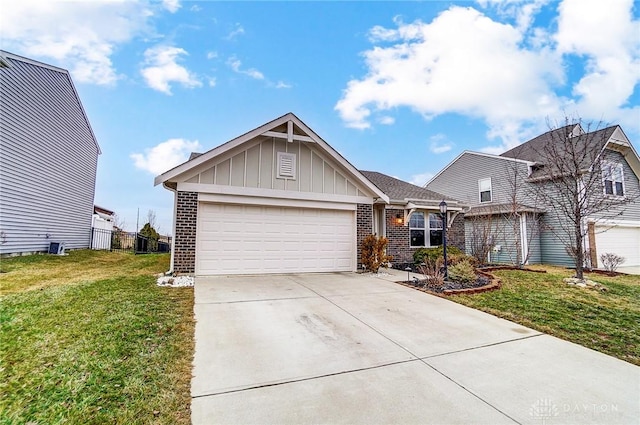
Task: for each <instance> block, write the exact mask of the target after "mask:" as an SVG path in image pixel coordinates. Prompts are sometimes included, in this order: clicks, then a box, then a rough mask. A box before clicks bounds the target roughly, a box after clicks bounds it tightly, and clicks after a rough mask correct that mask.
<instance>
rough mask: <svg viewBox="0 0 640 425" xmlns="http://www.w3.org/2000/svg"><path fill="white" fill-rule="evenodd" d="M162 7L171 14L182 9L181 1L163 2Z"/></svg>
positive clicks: (167, 0)
mask: <svg viewBox="0 0 640 425" xmlns="http://www.w3.org/2000/svg"><path fill="white" fill-rule="evenodd" d="M162 6H163V7H164V8H165V9H167V10H168V11H169V12H171V13H176V12H177V11H178V9H180V7H181V4H180V0H162Z"/></svg>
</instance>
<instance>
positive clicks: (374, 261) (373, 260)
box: [360, 235, 392, 273]
mask: <svg viewBox="0 0 640 425" xmlns="http://www.w3.org/2000/svg"><path fill="white" fill-rule="evenodd" d="M387 243H389V241H388V240H387V238H385V237H380V238H379V237H377V236H376V235H369V236H367V237H366V238H364V240H363V241H362V247H361V248H362V250H361V254H360V262H361V263H362V265H364V267H365V268H366V269H367V270H369V271H370V272H373V273H377V272H378V269H380V267H388V266H389V261H391V260H392V257H391V256H390V255H387V254H386V253H385V249H386V248H387Z"/></svg>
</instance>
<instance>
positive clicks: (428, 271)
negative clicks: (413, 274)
mask: <svg viewBox="0 0 640 425" xmlns="http://www.w3.org/2000/svg"><path fill="white" fill-rule="evenodd" d="M418 273H420V274H422V275H424V278H425V280H426V281H427V286H431V287H439V286H442V285H444V272H443V271H442V269H441V268H440V266H438V265H435V264H427V263H422V264H420V265H419V266H418Z"/></svg>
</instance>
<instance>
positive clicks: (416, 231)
mask: <svg viewBox="0 0 640 425" xmlns="http://www.w3.org/2000/svg"><path fill="white" fill-rule="evenodd" d="M442 225H443V222H442V217H440V214H436V213H424V212H414V213H413V214H411V217H410V218H409V234H410V245H411V247H425V246H426V247H430V246H440V245H442Z"/></svg>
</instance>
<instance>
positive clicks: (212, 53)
mask: <svg viewBox="0 0 640 425" xmlns="http://www.w3.org/2000/svg"><path fill="white" fill-rule="evenodd" d="M217 57H218V52H215V51H210V52H207V59H215V58H217Z"/></svg>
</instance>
